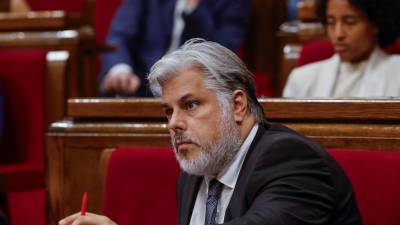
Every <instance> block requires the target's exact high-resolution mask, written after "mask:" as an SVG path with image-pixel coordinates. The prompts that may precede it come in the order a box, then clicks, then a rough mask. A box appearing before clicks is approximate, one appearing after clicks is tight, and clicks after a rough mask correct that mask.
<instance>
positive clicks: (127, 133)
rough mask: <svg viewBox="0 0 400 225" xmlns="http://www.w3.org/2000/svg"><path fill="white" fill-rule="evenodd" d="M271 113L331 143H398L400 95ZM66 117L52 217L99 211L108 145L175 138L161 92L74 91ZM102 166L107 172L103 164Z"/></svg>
mask: <svg viewBox="0 0 400 225" xmlns="http://www.w3.org/2000/svg"><path fill="white" fill-rule="evenodd" d="M260 102H261V104H262V105H263V107H264V110H265V113H266V116H267V119H268V120H269V121H271V122H276V123H282V124H285V125H287V126H288V127H290V128H292V129H294V130H297V131H298V132H301V133H303V134H305V135H307V136H309V137H310V138H312V139H313V140H315V141H316V142H318V143H320V144H321V145H322V146H324V147H327V148H352V149H371V150H375V151H380V150H397V151H398V150H400V148H399V146H400V100H286V99H260ZM68 116H69V117H68V119H65V120H64V121H60V122H57V123H53V124H52V126H51V128H50V130H49V132H48V134H47V140H48V141H47V163H48V178H47V179H48V195H49V215H48V218H49V220H48V224H54V225H55V224H56V222H57V221H58V220H59V219H61V218H62V217H64V216H66V215H68V214H71V213H74V212H77V211H78V210H79V202H80V198H81V196H82V193H83V192H84V191H88V192H89V206H88V210H89V211H91V212H97V213H99V212H101V208H102V194H101V193H102V192H103V177H104V171H103V170H104V166H103V165H104V162H101V160H100V159H101V157H102V153H103V151H104V150H105V149H112V148H116V147H123V146H146V147H151V146H163V147H167V146H170V137H169V134H168V131H167V126H166V119H165V118H164V115H163V113H162V111H161V106H160V102H159V100H158V99H72V100H70V101H69V106H68ZM102 171H103V172H102Z"/></svg>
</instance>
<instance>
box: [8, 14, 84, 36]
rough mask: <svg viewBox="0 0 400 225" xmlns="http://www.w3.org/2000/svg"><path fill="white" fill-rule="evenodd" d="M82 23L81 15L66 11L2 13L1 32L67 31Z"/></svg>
mask: <svg viewBox="0 0 400 225" xmlns="http://www.w3.org/2000/svg"><path fill="white" fill-rule="evenodd" d="M80 22H81V18H80V14H78V13H66V12H64V11H36V12H34V11H31V12H27V13H25V12H3V13H0V31H27V30H41V31H43V30H65V29H67V28H71V27H77V26H78V25H79V24H80Z"/></svg>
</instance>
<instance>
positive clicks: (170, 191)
mask: <svg viewBox="0 0 400 225" xmlns="http://www.w3.org/2000/svg"><path fill="white" fill-rule="evenodd" d="M329 151H330V152H331V154H332V155H333V156H334V157H335V158H336V160H337V161H338V163H339V164H340V165H341V166H342V168H343V170H344V171H345V173H346V174H347V176H348V177H349V179H350V181H351V183H352V185H353V188H354V191H355V195H356V198H357V201H358V205H359V208H360V211H361V215H362V218H363V221H364V224H365V225H383V224H385V225H398V224H399V221H400V204H399V202H400V179H399V178H400V152H377V151H365V150H360V151H357V150H343V149H331V150H329ZM177 175H178V166H177V163H176V161H175V158H174V156H173V153H172V152H171V150H169V149H135V148H121V149H118V150H116V151H115V152H113V154H112V155H111V158H110V160H109V166H108V174H107V179H106V191H105V198H104V200H105V202H104V207H105V208H104V212H105V214H106V215H108V216H109V217H111V218H112V219H113V220H115V221H116V222H117V224H119V225H131V224H136V225H145V224H149V225H150V224H164V225H169V224H171V225H172V224H176V205H175V202H176V201H175V182H176V178H177ZM154 215H156V216H154Z"/></svg>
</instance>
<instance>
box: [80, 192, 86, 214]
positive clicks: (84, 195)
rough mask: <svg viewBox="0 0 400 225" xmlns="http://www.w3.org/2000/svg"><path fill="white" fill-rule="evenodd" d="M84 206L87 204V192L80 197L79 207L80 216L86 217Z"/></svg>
mask: <svg viewBox="0 0 400 225" xmlns="http://www.w3.org/2000/svg"><path fill="white" fill-rule="evenodd" d="M86 204H87V192H86V191H85V193H83V196H82V206H81V215H82V216H85V215H86Z"/></svg>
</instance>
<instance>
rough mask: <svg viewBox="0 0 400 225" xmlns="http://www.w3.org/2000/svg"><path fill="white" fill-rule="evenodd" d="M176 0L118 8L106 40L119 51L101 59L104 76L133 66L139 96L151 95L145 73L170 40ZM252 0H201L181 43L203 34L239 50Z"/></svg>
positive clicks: (138, 1) (136, 0)
mask: <svg viewBox="0 0 400 225" xmlns="http://www.w3.org/2000/svg"><path fill="white" fill-rule="evenodd" d="M175 4H176V0H124V1H123V3H122V5H121V7H120V8H119V10H118V11H117V13H116V15H115V17H114V19H113V22H112V24H111V28H110V31H109V34H108V37H107V40H106V42H107V43H109V44H111V45H115V46H116V51H115V52H112V53H109V54H105V55H104V56H103V58H102V72H101V74H102V76H101V80H102V79H103V76H104V75H105V74H106V73H107V72H108V70H109V69H110V68H111V67H112V66H114V65H116V64H118V63H126V64H129V65H131V66H132V68H133V70H134V72H135V73H136V74H137V75H138V76H140V77H141V80H142V88H141V90H140V91H139V93H138V96H149V95H150V92H149V91H148V90H146V86H147V85H146V82H145V76H146V75H147V73H148V72H149V70H150V68H151V66H152V65H153V64H154V63H155V62H156V61H157V60H158V59H160V58H161V57H162V56H163V55H164V54H165V53H166V51H167V50H168V47H169V45H170V43H171V33H172V26H173V19H174V17H173V13H174V10H175ZM249 11H250V0H201V2H200V4H199V5H198V6H197V8H196V9H195V10H194V11H193V12H192V13H191V14H189V15H184V16H183V19H184V21H185V24H186V25H185V29H184V31H183V33H182V38H181V43H183V42H185V41H186V40H188V39H191V38H195V37H201V38H205V39H207V40H209V41H215V42H218V43H220V44H222V45H224V46H226V47H228V48H229V49H231V50H233V51H236V50H237V49H238V48H239V47H240V45H241V44H242V40H243V37H244V35H245V32H246V27H247V23H248V16H249Z"/></svg>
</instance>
